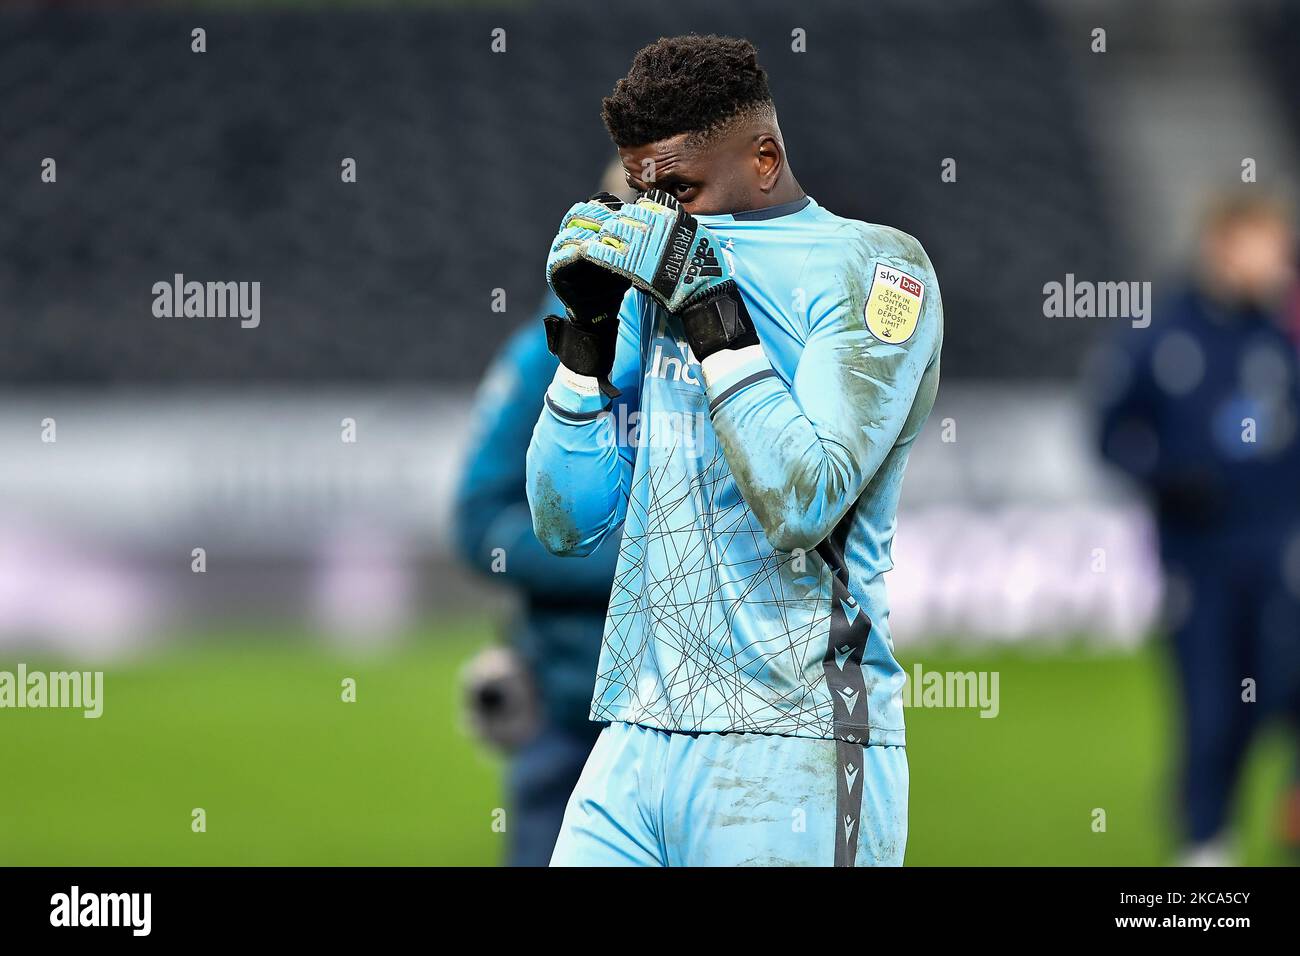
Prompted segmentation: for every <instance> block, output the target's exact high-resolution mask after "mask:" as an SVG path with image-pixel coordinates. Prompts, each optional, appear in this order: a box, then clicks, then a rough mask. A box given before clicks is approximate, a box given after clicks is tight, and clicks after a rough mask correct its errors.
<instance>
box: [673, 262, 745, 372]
mask: <svg viewBox="0 0 1300 956" xmlns="http://www.w3.org/2000/svg"><path fill="white" fill-rule="evenodd" d="M682 328H683V329H684V330H685V332H686V341H687V342H688V343H689V344H690V347H691V351H692V352H694V353H695V358H696V359H697V360H698V361H701V362H703V361H704V360H705V359H706V358H708V357H709V356H710V355H712V354H713V353H714V352H721V351H722V350H723V349H743V348H746V347H748V346H750V345H758V344H759V342H758V333H757V332H755V331H754V323H753V321H752V320H751V319H750V317H749V310H748V309H747V308H745V300H744V299H742V298H741V297H740V289H739V287H737V285H736V282H735V280H734V279H728V280H727V281H726V282H724V283H723V284H722V285H720V286H718V287H717V289H716V290H714V291H713V292H712V293H711V294H710V295H709V297H708V298H706V299H705V300H703V301H702V302H697V303H695V304H694V305H689V306H687V307H686V308H685V309H683V310H682Z"/></svg>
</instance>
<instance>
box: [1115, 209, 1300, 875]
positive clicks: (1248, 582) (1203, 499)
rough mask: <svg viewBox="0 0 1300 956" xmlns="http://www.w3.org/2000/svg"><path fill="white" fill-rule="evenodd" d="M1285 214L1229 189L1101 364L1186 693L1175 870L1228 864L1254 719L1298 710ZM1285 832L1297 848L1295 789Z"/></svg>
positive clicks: (1299, 713) (1295, 453) (1295, 370)
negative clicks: (1176, 272)
mask: <svg viewBox="0 0 1300 956" xmlns="http://www.w3.org/2000/svg"><path fill="white" fill-rule="evenodd" d="M1294 255H1295V243H1294V237H1293V230H1292V223H1291V219H1290V217H1289V214H1288V212H1287V210H1286V208H1285V207H1284V206H1283V205H1282V204H1280V203H1279V202H1277V201H1275V200H1273V199H1270V198H1260V197H1257V196H1246V195H1234V196H1230V197H1225V198H1222V199H1220V200H1218V201H1216V202H1215V203H1214V204H1213V206H1212V207H1211V209H1210V210H1209V212H1208V214H1207V215H1206V217H1205V219H1204V223H1203V225H1202V228H1201V233H1200V237H1199V249H1198V257H1197V263H1196V267H1195V269H1194V271H1193V274H1192V275H1191V276H1190V277H1189V278H1187V279H1186V280H1184V281H1182V282H1181V283H1180V285H1179V287H1178V288H1177V289H1176V290H1175V291H1174V292H1173V294H1172V295H1169V296H1167V297H1163V301H1162V303H1161V304H1160V305H1159V306H1158V307H1157V309H1156V311H1155V314H1154V315H1153V317H1152V322H1151V325H1150V327H1149V328H1147V329H1129V330H1125V339H1126V341H1124V342H1123V343H1122V346H1121V347H1120V348H1118V349H1116V350H1115V352H1114V353H1113V358H1114V359H1115V363H1114V365H1113V366H1112V365H1107V366H1106V369H1107V371H1108V372H1109V373H1110V375H1109V376H1108V383H1107V384H1108V388H1109V395H1108V398H1107V400H1105V401H1104V402H1103V409H1102V421H1101V426H1102V428H1101V442H1102V450H1103V454H1104V455H1105V457H1106V458H1107V459H1109V460H1110V461H1111V462H1112V463H1113V464H1115V465H1116V466H1118V467H1119V468H1120V469H1122V470H1123V471H1125V472H1127V473H1128V474H1129V475H1131V476H1132V477H1133V478H1134V479H1136V481H1137V482H1138V483H1139V484H1140V485H1141V486H1142V487H1143V488H1144V489H1145V490H1146V491H1147V492H1148V493H1149V495H1150V497H1151V499H1152V504H1153V506H1154V509H1155V515H1156V521H1157V525H1158V529H1159V539H1160V542H1159V543H1160V553H1161V560H1162V563H1163V564H1164V569H1165V576H1166V582H1167V591H1168V605H1169V611H1168V614H1169V621H1168V625H1169V628H1170V632H1171V638H1172V646H1173V654H1174V658H1175V662H1176V670H1177V677H1178V681H1179V684H1180V691H1181V706H1182V718H1183V719H1182V733H1183V741H1182V747H1183V754H1182V770H1181V780H1180V791H1181V793H1180V796H1181V800H1182V810H1183V814H1184V819H1183V823H1184V828H1185V829H1184V838H1185V840H1186V846H1185V848H1184V855H1183V862H1185V863H1188V864H1209V865H1213V864H1223V863H1228V862H1231V861H1232V858H1233V857H1232V841H1231V839H1230V836H1229V833H1228V831H1229V826H1228V818H1229V814H1230V808H1231V803H1232V796H1233V793H1234V790H1235V788H1236V784H1237V782H1238V779H1239V777H1240V772H1241V769H1242V766H1243V763H1244V757H1245V754H1246V751H1247V747H1248V744H1249V742H1250V740H1251V737H1252V736H1253V734H1254V732H1255V730H1256V729H1257V728H1258V726H1259V725H1260V723H1261V718H1265V717H1274V716H1279V715H1281V716H1286V717H1288V718H1290V719H1291V720H1292V721H1293V722H1294V721H1297V719H1298V718H1300V600H1298V596H1300V566H1298V564H1300V536H1298V534H1297V531H1298V524H1300V434H1298V431H1297V430H1298V428H1300V363H1298V361H1297V352H1296V349H1295V348H1294V346H1293V343H1292V342H1291V341H1290V340H1289V338H1288V336H1287V332H1286V329H1285V327H1284V325H1285V320H1284V311H1285V303H1286V299H1287V296H1288V294H1289V292H1290V290H1291V289H1292V288H1293V287H1294V283H1295V275H1294V268H1293V263H1294ZM1298 780H1300V776H1298V777H1296V778H1293V781H1292V784H1291V792H1290V794H1289V796H1288V799H1287V801H1286V802H1285V804H1284V807H1285V810H1284V824H1283V826H1284V835H1285V837H1287V838H1288V839H1289V840H1294V841H1297V843H1300V787H1297V781H1298Z"/></svg>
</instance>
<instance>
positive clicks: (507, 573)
mask: <svg viewBox="0 0 1300 956" xmlns="http://www.w3.org/2000/svg"><path fill="white" fill-rule="evenodd" d="M467 553H468V555H469V558H470V561H471V563H472V564H473V566H474V567H475V568H477V569H478V570H479V571H481V572H483V573H484V574H486V575H488V576H490V577H492V578H495V579H498V580H502V579H504V580H505V581H507V582H509V583H510V584H511V585H513V586H514V587H517V588H519V589H521V590H523V591H525V592H527V593H529V594H538V595H545V596H547V597H551V598H556V599H561V600H572V601H584V602H598V601H605V600H608V599H609V587H610V582H611V581H612V580H613V578H614V562H615V560H616V559H617V556H618V555H617V553H618V549H617V548H616V547H612V546H607V547H603V548H599V549H598V550H597V551H596V553H595V554H592V555H591V556H589V557H587V558H585V559H583V560H581V561H569V560H562V559H560V558H557V557H556V556H555V555H553V554H551V553H550V552H549V551H547V550H546V549H545V548H544V547H543V546H542V544H541V542H540V541H538V540H537V535H536V534H535V533H534V532H533V519H532V515H531V514H530V513H529V508H528V503H527V502H525V501H517V502H515V503H513V504H511V505H509V506H507V507H504V508H500V509H498V510H497V511H496V514H495V515H494V516H493V518H492V520H491V521H490V522H488V524H487V525H486V527H485V528H483V529H482V534H481V536H480V537H479V539H478V540H477V541H476V542H475V543H474V544H473V546H472V547H471V549H470V550H469V551H468V552H467Z"/></svg>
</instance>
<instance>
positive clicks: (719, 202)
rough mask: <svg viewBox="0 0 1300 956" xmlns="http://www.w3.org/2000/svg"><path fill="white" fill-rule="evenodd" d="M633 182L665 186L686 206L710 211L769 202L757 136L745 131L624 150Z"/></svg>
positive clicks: (634, 185)
mask: <svg viewBox="0 0 1300 956" xmlns="http://www.w3.org/2000/svg"><path fill="white" fill-rule="evenodd" d="M618 155H619V159H620V160H621V161H622V163H623V172H624V174H625V175H626V176H627V182H628V185H629V186H631V187H632V188H633V189H636V190H638V191H639V192H645V191H646V190H650V189H662V190H664V191H665V192H666V193H668V194H669V195H670V196H673V197H675V198H676V199H677V201H678V202H680V203H681V204H682V205H683V206H684V207H686V211H687V212H689V213H693V214H695V215H700V216H707V215H713V214H716V213H731V212H743V211H745V210H746V209H754V208H758V207H759V206H761V205H763V204H764V203H763V194H762V191H761V190H759V188H758V177H757V175H756V173H757V172H758V165H759V164H758V163H757V161H756V157H755V150H754V144H753V138H752V137H751V136H748V135H745V134H743V133H742V134H740V135H732V136H728V137H723V138H721V139H718V140H716V141H712V142H709V143H708V144H706V145H703V146H691V145H688V144H687V142H686V135H685V134H682V135H679V136H672V137H669V138H668V139H661V140H659V141H658V142H655V143H648V144H646V145H645V146H625V147H623V148H621V149H619V151H618Z"/></svg>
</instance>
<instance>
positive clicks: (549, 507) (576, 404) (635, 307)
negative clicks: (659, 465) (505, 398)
mask: <svg viewBox="0 0 1300 956" xmlns="http://www.w3.org/2000/svg"><path fill="white" fill-rule="evenodd" d="M641 298H642V297H641V293H639V292H636V291H634V290H633V291H629V292H628V294H627V296H626V297H625V298H624V300H623V306H622V308H621V309H620V310H619V335H618V345H617V347H616V351H615V356H614V368H613V371H612V373H611V375H610V381H611V382H612V383H613V384H614V386H615V387H616V388H617V389H619V390H620V391H621V392H622V394H621V395H620V397H619V398H618V399H616V400H615V402H614V403H611V402H610V400H609V399H608V398H607V397H605V396H604V395H603V394H601V392H600V389H599V388H598V387H597V385H596V380H595V379H594V378H588V377H586V376H581V375H576V374H574V373H573V372H570V371H569V370H568V369H566V368H565V367H564V366H562V365H561V366H560V368H559V369H558V370H557V371H556V373H555V377H554V378H553V379H552V380H551V384H550V386H549V387H548V388H547V390H546V399H545V404H544V407H543V408H542V413H541V416H540V417H539V418H538V420H537V425H536V427H535V428H534V429H533V437H532V441H531V442H530V443H529V446H528V467H527V475H528V482H527V490H528V503H529V507H530V508H531V510H532V517H533V531H534V533H535V534H536V535H537V539H538V540H539V541H540V542H541V543H542V544H543V545H544V546H545V547H546V549H547V550H548V551H550V552H551V553H552V554H558V555H565V556H581V555H586V554H590V553H591V552H592V551H593V550H595V549H596V548H597V547H598V546H599V545H600V544H601V542H602V541H604V540H605V539H606V538H608V537H609V536H610V535H611V534H613V533H614V532H615V531H616V529H617V528H619V527H620V526H621V525H622V523H623V518H624V516H625V515H626V514H627V500H628V494H629V492H630V489H631V486H632V468H633V462H634V459H635V449H634V448H633V447H632V446H631V440H630V434H631V429H630V428H629V427H628V422H629V421H635V419H634V418H632V415H633V414H634V413H635V412H636V411H637V408H638V407H639V397H640V386H641V308H642V303H641Z"/></svg>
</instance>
